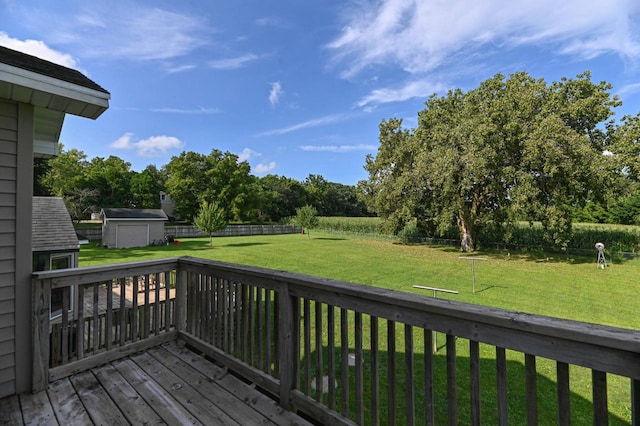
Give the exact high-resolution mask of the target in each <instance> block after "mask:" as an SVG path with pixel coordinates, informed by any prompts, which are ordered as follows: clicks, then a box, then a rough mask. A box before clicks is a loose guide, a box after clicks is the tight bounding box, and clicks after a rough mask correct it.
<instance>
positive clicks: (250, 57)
mask: <svg viewBox="0 0 640 426" xmlns="http://www.w3.org/2000/svg"><path fill="white" fill-rule="evenodd" d="M257 59H258V57H257V56H256V55H254V54H253V53H249V54H246V55H242V56H238V57H235V58H227V59H218V60H216V61H209V66H210V67H211V68H213V69H216V70H235V69H238V68H242V67H244V66H246V65H247V64H248V63H249V62H253V61H255V60H257Z"/></svg>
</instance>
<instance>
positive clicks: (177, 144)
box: [109, 133, 185, 158]
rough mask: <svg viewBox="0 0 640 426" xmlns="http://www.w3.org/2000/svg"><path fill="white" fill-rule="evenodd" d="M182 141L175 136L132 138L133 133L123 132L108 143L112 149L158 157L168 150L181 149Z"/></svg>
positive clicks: (142, 155) (141, 155) (146, 156)
mask: <svg viewBox="0 0 640 426" xmlns="http://www.w3.org/2000/svg"><path fill="white" fill-rule="evenodd" d="M184 145H185V144H184V142H182V141H181V140H180V139H178V138H176V137H175V136H166V135H162V136H151V137H149V138H147V139H139V140H137V141H134V140H133V133H125V134H124V135H122V136H120V137H119V138H118V139H116V140H115V141H114V142H112V143H111V145H109V147H111V148H113V149H124V150H129V151H135V153H136V155H137V156H138V157H143V158H159V157H163V156H165V155H167V154H168V152H169V151H173V150H176V149H181V148H182V147H184Z"/></svg>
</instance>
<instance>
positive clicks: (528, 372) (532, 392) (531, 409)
mask: <svg viewBox="0 0 640 426" xmlns="http://www.w3.org/2000/svg"><path fill="white" fill-rule="evenodd" d="M524 366H525V382H526V385H525V387H526V393H527V424H528V425H530V426H535V425H537V424H538V380H537V379H538V372H537V370H536V357H535V356H533V355H530V354H525V355H524Z"/></svg>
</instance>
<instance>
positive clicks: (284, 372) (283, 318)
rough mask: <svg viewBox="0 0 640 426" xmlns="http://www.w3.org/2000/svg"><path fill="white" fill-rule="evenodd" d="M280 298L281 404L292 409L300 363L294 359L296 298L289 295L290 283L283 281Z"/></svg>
mask: <svg viewBox="0 0 640 426" xmlns="http://www.w3.org/2000/svg"><path fill="white" fill-rule="evenodd" d="M279 292H280V297H279V298H278V303H279V305H280V306H279V311H280V317H279V318H278V327H279V328H280V330H279V332H278V340H279V341H278V345H279V349H280V350H279V354H280V405H281V406H282V407H284V408H285V409H287V410H291V408H292V407H291V390H292V389H293V387H294V380H295V377H296V376H297V369H298V363H297V362H296V361H297V360H294V351H295V339H294V336H293V330H294V326H293V325H294V321H297V320H298V319H297V318H294V315H293V313H294V303H295V298H292V297H290V296H289V285H288V284H287V283H281V285H280V289H279Z"/></svg>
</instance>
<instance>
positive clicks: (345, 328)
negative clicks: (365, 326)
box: [340, 308, 349, 417]
mask: <svg viewBox="0 0 640 426" xmlns="http://www.w3.org/2000/svg"><path fill="white" fill-rule="evenodd" d="M348 315H349V313H348V311H347V310H346V309H345V308H340V354H341V360H342V361H341V363H340V369H341V372H340V375H341V379H342V380H341V382H342V383H341V395H340V396H341V398H340V399H341V406H342V415H343V416H345V417H349V317H348Z"/></svg>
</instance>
